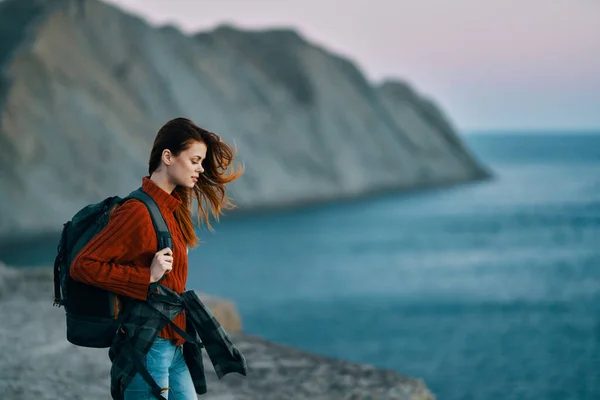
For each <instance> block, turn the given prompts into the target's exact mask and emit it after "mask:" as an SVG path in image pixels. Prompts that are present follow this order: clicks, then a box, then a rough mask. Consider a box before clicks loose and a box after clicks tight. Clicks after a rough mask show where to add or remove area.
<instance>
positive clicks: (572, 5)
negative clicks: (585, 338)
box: [106, 0, 600, 131]
mask: <svg viewBox="0 0 600 400" xmlns="http://www.w3.org/2000/svg"><path fill="white" fill-rule="evenodd" d="M106 1H107V2H110V3H113V4H118V5H120V6H121V7H122V8H124V9H127V10H129V11H133V12H135V13H136V14H138V15H142V16H144V17H145V18H146V19H148V20H149V21H151V22H152V23H153V24H164V23H171V24H175V25H178V26H179V27H180V28H181V29H182V30H184V31H186V32H196V31H202V30H208V29H211V28H213V27H215V26H216V25H218V24H222V23H229V24H233V25H236V26H238V27H240V28H267V27H282V26H286V27H291V28H295V29H297V30H298V31H299V32H300V33H301V34H302V35H303V36H304V37H306V38H307V39H309V40H310V41H313V42H315V43H317V44H319V45H322V46H324V47H326V48H327V49H329V50H332V51H334V52H336V53H340V54H342V55H345V56H347V57H349V58H351V59H352V60H354V61H355V62H356V63H357V65H358V66H359V67H360V68H361V70H362V71H363V72H364V73H365V74H366V75H367V77H368V78H369V79H370V80H371V81H373V82H379V81H380V80H381V79H383V78H400V79H405V80H408V81H409V82H410V83H411V84H412V85H413V86H414V87H415V88H416V89H417V90H418V91H419V92H421V93H423V94H425V95H427V96H429V97H432V98H433V99H434V100H435V101H436V102H437V103H438V104H439V105H440V106H441V107H442V108H443V110H444V111H445V112H446V113H447V114H448V116H449V118H450V119H451V121H452V122H453V123H454V124H455V125H456V126H457V127H458V128H459V129H461V130H466V131H470V130H478V129H514V128H516V129H519V128H525V129H536V128H550V129H561V128H567V129H568V128H575V129H599V130H600V1H598V0H411V1H406V0H396V1H393V0H368V1H367V0H346V1H343V2H342V1H341V0H302V1H298V0H253V1H248V0H218V1H207V0H106Z"/></svg>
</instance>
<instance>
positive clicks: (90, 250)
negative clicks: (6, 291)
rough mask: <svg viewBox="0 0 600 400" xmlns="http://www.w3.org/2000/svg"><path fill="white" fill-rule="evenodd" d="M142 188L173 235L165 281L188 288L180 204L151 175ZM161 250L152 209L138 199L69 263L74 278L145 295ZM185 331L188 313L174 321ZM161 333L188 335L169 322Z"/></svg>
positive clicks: (114, 216)
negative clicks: (178, 217)
mask: <svg viewBox="0 0 600 400" xmlns="http://www.w3.org/2000/svg"><path fill="white" fill-rule="evenodd" d="M142 190H143V191H144V192H146V193H147V194H149V195H150V196H151V197H152V198H153V199H154V201H156V204H157V205H158V207H159V208H160V211H161V213H162V215H163V216H164V218H165V221H166V222H167V226H168V228H169V231H170V233H171V237H172V239H173V249H171V250H173V269H172V271H171V272H170V273H168V274H166V275H165V278H164V279H163V280H162V281H161V283H162V284H163V285H165V286H167V287H169V288H170V289H172V290H174V291H176V292H177V293H183V292H184V291H185V285H186V281H187V273H188V257H187V246H186V244H185V241H184V239H183V234H182V233H181V229H180V227H179V224H178V223H177V220H175V216H174V215H173V211H174V210H175V209H177V207H179V205H180V204H181V199H180V198H179V196H177V195H176V194H173V195H171V194H169V193H167V192H165V191H164V190H163V189H161V188H160V187H159V186H157V185H156V184H155V183H154V182H153V181H151V180H150V179H149V178H146V177H144V178H143V179H142ZM157 251H158V241H157V238H156V233H155V231H154V226H153V225H152V219H151V218H150V213H149V212H148V209H147V208H146V206H145V205H144V204H142V203H141V202H139V201H138V200H128V201H126V202H125V203H123V204H122V205H121V206H120V207H118V208H117V209H116V210H115V211H114V212H113V213H112V216H111V217H110V220H109V222H108V225H106V227H105V228H104V229H103V230H102V231H101V232H100V233H99V234H98V235H96V236H95V237H94V238H93V239H92V240H90V241H89V242H88V243H87V244H86V246H85V247H84V248H83V249H82V250H81V251H80V252H79V254H78V255H77V257H76V258H75V259H74V260H73V263H72V264H71V276H72V277H73V279H75V280H77V281H80V282H83V283H87V284H90V285H94V286H97V287H100V288H103V289H106V290H110V291H112V292H115V293H117V294H119V295H123V296H128V297H133V298H135V299H139V300H145V299H146V296H147V294H148V290H149V287H150V264H151V263H152V259H153V257H154V254H155V253H156V252H157ZM173 322H175V324H177V326H179V327H180V328H181V329H182V330H184V331H185V314H184V313H181V314H179V315H178V316H177V317H176V318H175V320H174V321H173ZM159 337H162V338H168V339H174V340H175V342H176V344H183V343H184V341H185V340H184V339H183V338H182V337H181V336H180V335H179V334H178V333H177V332H175V330H174V329H173V328H172V327H171V326H170V325H167V326H166V327H165V328H164V329H163V330H162V332H160V334H159Z"/></svg>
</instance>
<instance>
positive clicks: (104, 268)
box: [71, 200, 157, 300]
mask: <svg viewBox="0 0 600 400" xmlns="http://www.w3.org/2000/svg"><path fill="white" fill-rule="evenodd" d="M156 250H157V239H156V233H155V231H154V226H153V225H152V219H151V218H150V213H149V212H148V209H147V208H146V206H145V205H144V204H142V203H141V202H139V201H137V200H129V201H126V202H125V203H123V204H122V205H121V206H120V207H119V208H117V209H116V210H115V211H114V212H113V214H112V216H111V217H110V220H109V222H108V224H107V225H106V226H105V227H104V229H103V230H102V231H101V232H100V233H98V234H97V235H96V236H95V237H94V238H93V239H92V240H90V241H89V242H88V243H87V244H86V245H85V246H84V247H83V248H82V249H81V251H79V253H78V254H77V256H76V257H75V259H74V260H73V262H72V263H71V277H72V278H73V279H74V280H76V281H80V282H83V283H86V284H89V285H93V286H97V287H100V288H102V289H105V290H109V291H112V292H115V293H118V294H121V295H124V296H128V297H133V298H136V299H139V300H145V299H146V296H147V295H148V289H149V287H150V264H148V265H139V264H142V262H141V261H140V260H143V259H149V260H151V259H152V256H153V255H154V253H155V252H156ZM144 253H146V256H147V257H146V258H145V257H143V255H144ZM136 262H137V264H136ZM143 264H146V263H143Z"/></svg>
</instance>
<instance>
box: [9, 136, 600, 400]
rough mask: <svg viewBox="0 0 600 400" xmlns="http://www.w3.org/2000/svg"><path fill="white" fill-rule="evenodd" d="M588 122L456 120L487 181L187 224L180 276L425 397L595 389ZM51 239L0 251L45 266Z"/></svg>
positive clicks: (598, 158)
mask: <svg viewBox="0 0 600 400" xmlns="http://www.w3.org/2000/svg"><path fill="white" fill-rule="evenodd" d="M597 133H598V134H593V133H590V132H583V133H582V132H556V131H554V132H532V131H528V132H486V133H478V134H468V135H464V136H463V140H464V142H465V145H466V146H467V148H468V149H469V150H470V151H472V152H473V154H474V155H475V156H476V158H477V159H478V160H479V161H480V162H482V163H483V164H484V165H486V166H487V167H488V168H489V169H490V170H491V172H492V175H493V176H492V178H491V179H489V180H485V181H479V182H474V183H469V184H464V185H457V186H452V187H445V188H437V189H429V190H422V191H416V192H411V193H387V194H384V195H380V196H374V197H369V198H365V199H360V200H353V201H344V202H339V203H328V204H321V205H313V206H309V207H305V208H302V209H297V210H291V211H290V210H287V211H283V210H281V211H276V212H268V213H266V212H263V213H260V214H250V215H241V216H238V217H227V215H226V216H225V217H222V219H221V222H220V223H217V224H215V225H214V228H215V232H209V231H208V230H206V229H202V230H199V232H198V234H199V236H200V238H201V240H202V244H201V245H200V246H199V247H198V248H196V249H194V250H193V251H191V252H190V254H189V259H190V272H189V280H188V288H192V289H197V290H202V291H205V292H209V293H212V294H215V295H218V296H223V297H226V298H228V299H231V300H233V301H234V302H235V304H236V307H237V309H238V311H239V313H240V315H241V318H242V322H243V329H244V330H245V331H246V332H248V333H250V334H255V335H259V336H262V337H265V338H267V339H270V340H273V341H275V342H279V343H283V344H286V345H290V346H294V347H296V348H299V349H304V350H307V351H311V352H315V353H319V354H323V355H326V356H330V357H335V358H339V359H343V360H348V361H352V362H358V363H367V364H371V365H374V366H376V367H380V368H386V369H392V370H395V371H397V372H399V373H401V374H404V375H407V376H411V377H415V378H419V379H422V380H423V381H424V382H425V384H426V385H427V387H428V388H429V389H430V390H431V391H432V392H433V393H434V394H435V395H436V398H437V399H439V400H467V399H476V400H477V399H481V400H533V399H536V400H544V399H545V400H569V399H573V400H575V399H577V400H584V399H600V132H597ZM53 245H54V243H52V244H49V243H47V242H44V243H38V244H37V250H36V246H31V245H28V247H29V249H28V251H18V252H15V251H14V249H15V248H17V247H15V246H11V249H12V250H9V249H7V248H6V247H4V248H2V250H1V251H0V259H2V260H4V261H5V262H6V263H7V264H9V265H23V266H26V265H27V266H30V265H33V264H36V263H37V264H42V265H50V264H51V262H52V257H53V253H52V252H53V250H54V247H53ZM32 247H33V249H32ZM46 254H47V256H46Z"/></svg>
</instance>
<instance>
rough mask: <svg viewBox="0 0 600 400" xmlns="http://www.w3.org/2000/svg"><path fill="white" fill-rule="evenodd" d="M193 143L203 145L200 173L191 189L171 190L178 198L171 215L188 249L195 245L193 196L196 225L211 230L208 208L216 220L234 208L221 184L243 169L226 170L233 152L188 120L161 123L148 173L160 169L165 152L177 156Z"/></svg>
mask: <svg viewBox="0 0 600 400" xmlns="http://www.w3.org/2000/svg"><path fill="white" fill-rule="evenodd" d="M193 142H203V143H204V144H205V145H206V159H205V160H204V161H203V162H202V167H203V168H204V172H203V173H201V174H200V176H199V177H198V182H197V183H196V185H195V186H194V188H193V189H190V188H186V187H183V186H177V187H176V188H175V190H174V192H175V193H177V194H178V195H179V197H180V198H181V205H180V206H179V207H178V208H177V209H176V210H175V212H174V214H175V219H176V220H177V222H178V223H179V226H180V227H181V231H182V232H183V237H184V240H185V242H186V244H187V245H188V246H189V247H195V246H196V245H197V244H198V238H197V237H196V233H195V231H194V224H193V223H192V217H191V209H192V198H193V197H195V198H196V200H197V202H198V210H197V211H198V223H199V224H202V219H203V220H204V221H205V222H206V224H207V225H208V228H209V229H210V230H211V231H212V230H213V229H212V226H211V225H210V216H209V210H208V209H209V208H210V212H211V214H212V215H213V217H215V218H216V220H217V221H218V220H219V215H220V214H222V210H223V209H231V208H234V207H235V205H233V204H232V203H231V201H230V199H229V198H228V197H227V194H226V193H225V185H226V184H227V183H229V182H232V181H234V180H236V179H237V178H239V177H240V176H241V175H242V173H243V167H240V168H239V169H236V168H234V167H233V166H231V167H230V165H231V163H232V161H233V159H234V157H235V156H236V155H237V151H236V149H233V148H231V147H230V146H229V145H228V144H227V143H225V142H223V141H222V140H221V138H220V137H219V136H218V135H216V134H214V133H212V132H209V131H207V130H205V129H202V128H200V127H199V126H197V125H196V124H194V122H192V121H191V120H189V119H187V118H175V119H172V120H170V121H168V122H167V123H166V124H164V125H163V126H162V127H161V128H160V130H159V131H158V134H157V135H156V139H154V145H153V146H152V151H151V152H150V161H149V163H148V172H149V174H150V175H152V173H153V172H154V171H155V170H156V169H157V168H158V167H159V166H160V161H161V158H162V153H163V151H164V150H165V149H169V150H170V151H171V153H173V155H174V156H178V155H179V154H180V153H181V152H182V151H184V150H186V149H188V148H189V146H190V145H191V144H192V143H193ZM201 218H202V219H201Z"/></svg>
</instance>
